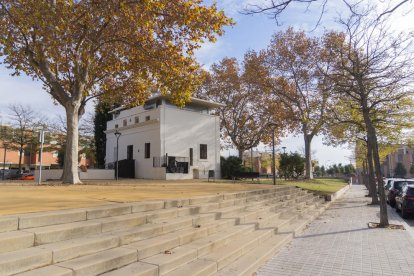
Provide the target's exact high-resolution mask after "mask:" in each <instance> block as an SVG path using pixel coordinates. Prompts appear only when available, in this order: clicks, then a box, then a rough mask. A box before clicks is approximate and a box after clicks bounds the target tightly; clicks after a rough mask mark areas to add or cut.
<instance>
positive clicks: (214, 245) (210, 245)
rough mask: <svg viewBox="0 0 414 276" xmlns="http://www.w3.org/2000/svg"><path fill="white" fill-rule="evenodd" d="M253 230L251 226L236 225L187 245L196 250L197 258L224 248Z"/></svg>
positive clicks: (253, 226)
mask: <svg viewBox="0 0 414 276" xmlns="http://www.w3.org/2000/svg"><path fill="white" fill-rule="evenodd" d="M255 228H256V227H255V225H253V224H247V225H236V226H234V227H229V228H227V229H225V230H222V231H220V232H217V233H215V234H212V235H209V236H207V237H205V238H201V239H199V240H196V241H193V242H191V243H190V244H188V246H189V247H192V248H194V249H197V252H198V256H203V255H206V254H209V253H210V252H212V251H214V250H216V249H219V248H223V247H225V246H226V245H227V244H229V243H230V242H231V241H232V240H234V239H235V238H236V237H237V236H239V235H243V234H246V233H251V232H253V231H254V230H255Z"/></svg>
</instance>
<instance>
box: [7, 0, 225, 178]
mask: <svg viewBox="0 0 414 276" xmlns="http://www.w3.org/2000/svg"><path fill="white" fill-rule="evenodd" d="M0 8H1V10H0V21H1V24H0V55H1V56H3V60H2V62H4V63H5V64H6V65H7V67H8V68H10V69H12V70H14V73H13V75H19V74H20V73H25V74H27V75H28V76H30V77H32V78H34V79H37V80H40V81H42V82H43V84H44V88H45V90H46V91H47V92H48V93H49V94H50V95H51V96H52V98H53V100H54V101H55V102H56V103H58V104H60V105H62V106H63V107H64V108H65V111H66V117H67V136H68V137H67V143H66V151H65V162H64V173H63V182H64V183H80V180H79V177H78V173H77V170H78V168H77V154H78V123H79V119H80V117H81V116H82V115H83V113H84V108H85V105H86V103H87V102H88V101H89V100H91V99H92V98H94V97H98V96H100V97H102V98H103V99H105V100H107V101H110V100H115V101H118V102H122V103H124V104H126V105H136V104H140V103H143V102H144V101H145V99H146V98H147V97H148V96H149V94H150V91H151V89H156V90H158V91H160V92H161V93H163V94H170V95H171V98H172V100H173V101H174V102H175V103H176V104H177V105H183V104H184V103H185V102H186V101H188V100H189V97H190V95H191V92H192V91H193V90H194V87H195V86H197V85H198V84H199V83H200V74H199V73H198V72H199V65H198V64H197V63H196V62H195V59H194V51H195V50H196V49H197V48H198V47H199V46H200V44H201V43H202V42H204V41H211V42H214V41H215V39H216V35H221V34H223V26H224V25H229V24H232V21H231V19H229V18H227V17H226V16H225V15H224V13H223V12H222V11H218V10H217V7H216V5H211V6H207V5H204V4H203V3H202V1H201V0H194V1H189V0H187V1H185V0H183V1H170V0H160V1H124V0H114V1H37V0H23V1H14V0H3V1H1V2H0ZM121 100H122V101H121Z"/></svg>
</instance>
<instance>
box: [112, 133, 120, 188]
mask: <svg viewBox="0 0 414 276" xmlns="http://www.w3.org/2000/svg"><path fill="white" fill-rule="evenodd" d="M114 134H115V136H116V173H115V178H116V180H117V181H118V168H119V167H118V154H119V137H121V135H122V134H121V132H119V131H118V130H116V131H115V133H114Z"/></svg>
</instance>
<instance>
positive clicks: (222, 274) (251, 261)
mask: <svg viewBox="0 0 414 276" xmlns="http://www.w3.org/2000/svg"><path fill="white" fill-rule="evenodd" d="M291 240H292V235H291V234H278V235H276V236H273V237H271V238H270V239H268V240H266V242H265V243H263V244H261V245H260V246H259V247H257V248H255V249H253V250H251V251H250V252H248V253H246V254H245V255H243V256H241V257H240V258H238V259H237V260H235V261H234V262H232V263H231V264H229V265H227V266H225V267H224V268H222V269H221V270H220V271H218V272H217V273H214V274H210V275H216V276H229V275H238V276H251V275H254V274H253V273H254V272H255V271H256V270H257V269H258V268H259V267H260V266H261V265H262V264H263V263H265V262H266V261H267V260H269V259H270V258H271V257H272V256H273V255H275V254H276V253H277V252H278V251H279V250H280V249H281V248H282V247H283V246H285V245H286V244H287V243H288V242H290V241H291Z"/></svg>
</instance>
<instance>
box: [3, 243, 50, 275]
mask: <svg viewBox="0 0 414 276" xmlns="http://www.w3.org/2000/svg"><path fill="white" fill-rule="evenodd" d="M49 264H52V251H50V250H44V249H40V248H26V249H21V250H16V251H13V252H7V253H2V254H0V275H12V274H17V273H20V272H24V271H28V270H31V269H35V268H38V267H42V266H46V265H49Z"/></svg>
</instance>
